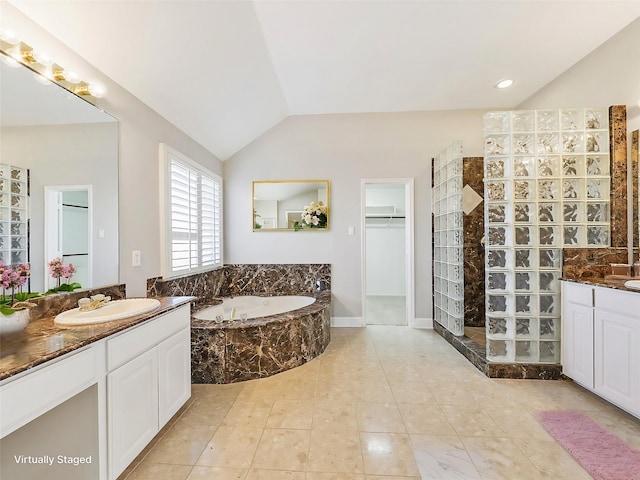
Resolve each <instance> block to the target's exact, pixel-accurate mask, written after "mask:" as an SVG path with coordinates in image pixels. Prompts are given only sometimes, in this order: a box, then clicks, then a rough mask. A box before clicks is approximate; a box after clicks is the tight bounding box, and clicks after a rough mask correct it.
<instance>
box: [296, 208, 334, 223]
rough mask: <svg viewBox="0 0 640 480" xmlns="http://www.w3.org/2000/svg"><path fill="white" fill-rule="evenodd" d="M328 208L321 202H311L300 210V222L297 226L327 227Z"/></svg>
mask: <svg viewBox="0 0 640 480" xmlns="http://www.w3.org/2000/svg"><path fill="white" fill-rule="evenodd" d="M327 214H328V208H327V206H326V205H325V204H324V203H322V202H318V203H316V202H311V203H310V204H309V205H307V206H306V207H304V209H303V210H302V222H301V223H298V222H296V225H297V226H298V228H327Z"/></svg>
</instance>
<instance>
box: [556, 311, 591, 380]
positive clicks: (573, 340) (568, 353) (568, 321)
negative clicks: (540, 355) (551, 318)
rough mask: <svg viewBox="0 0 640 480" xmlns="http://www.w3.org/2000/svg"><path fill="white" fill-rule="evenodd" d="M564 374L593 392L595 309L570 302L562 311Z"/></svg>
mask: <svg viewBox="0 0 640 480" xmlns="http://www.w3.org/2000/svg"><path fill="white" fill-rule="evenodd" d="M562 372H563V373H564V374H565V375H566V376H567V377H569V378H572V379H573V380H574V381H575V382H577V383H579V384H580V385H582V386H584V387H586V388H588V389H590V390H593V388H594V383H593V308H591V307H586V306H584V305H578V304H576V303H571V302H568V301H565V302H564V303H563V310H562Z"/></svg>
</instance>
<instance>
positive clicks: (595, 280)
mask: <svg viewBox="0 0 640 480" xmlns="http://www.w3.org/2000/svg"><path fill="white" fill-rule="evenodd" d="M560 280H564V281H565V282H573V283H582V284H584V285H593V286H594V287H606V288H615V289H616V290H624V291H627V292H635V293H640V290H637V289H634V288H627V287H625V286H624V282H626V281H627V280H640V278H637V277H636V278H628V277H621V278H602V277H581V278H566V277H562V278H561V279H560Z"/></svg>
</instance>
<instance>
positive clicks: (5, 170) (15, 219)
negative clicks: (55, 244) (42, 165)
mask: <svg viewBox="0 0 640 480" xmlns="http://www.w3.org/2000/svg"><path fill="white" fill-rule="evenodd" d="M28 213H29V171H28V170H27V169H25V168H21V167H14V166H11V165H7V164H4V163H0V262H2V263H4V264H6V265H15V264H18V263H26V262H28V261H29V258H28V245H27V244H28V241H29V232H28Z"/></svg>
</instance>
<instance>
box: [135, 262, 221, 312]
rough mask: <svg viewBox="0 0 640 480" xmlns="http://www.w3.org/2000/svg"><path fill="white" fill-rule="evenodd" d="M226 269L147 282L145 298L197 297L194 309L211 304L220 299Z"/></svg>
mask: <svg viewBox="0 0 640 480" xmlns="http://www.w3.org/2000/svg"><path fill="white" fill-rule="evenodd" d="M226 271H227V267H223V268H221V269H218V270H211V271H208V272H203V273H195V274H193V275H186V276H184V277H179V278H171V279H168V280H164V279H163V278H162V277H155V278H149V279H148V280H147V297H183V296H193V297H197V300H195V302H194V306H195V308H196V309H197V308H199V307H201V306H203V305H209V304H211V303H213V299H214V297H222V296H223V295H222V288H223V285H224V283H225V280H226Z"/></svg>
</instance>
